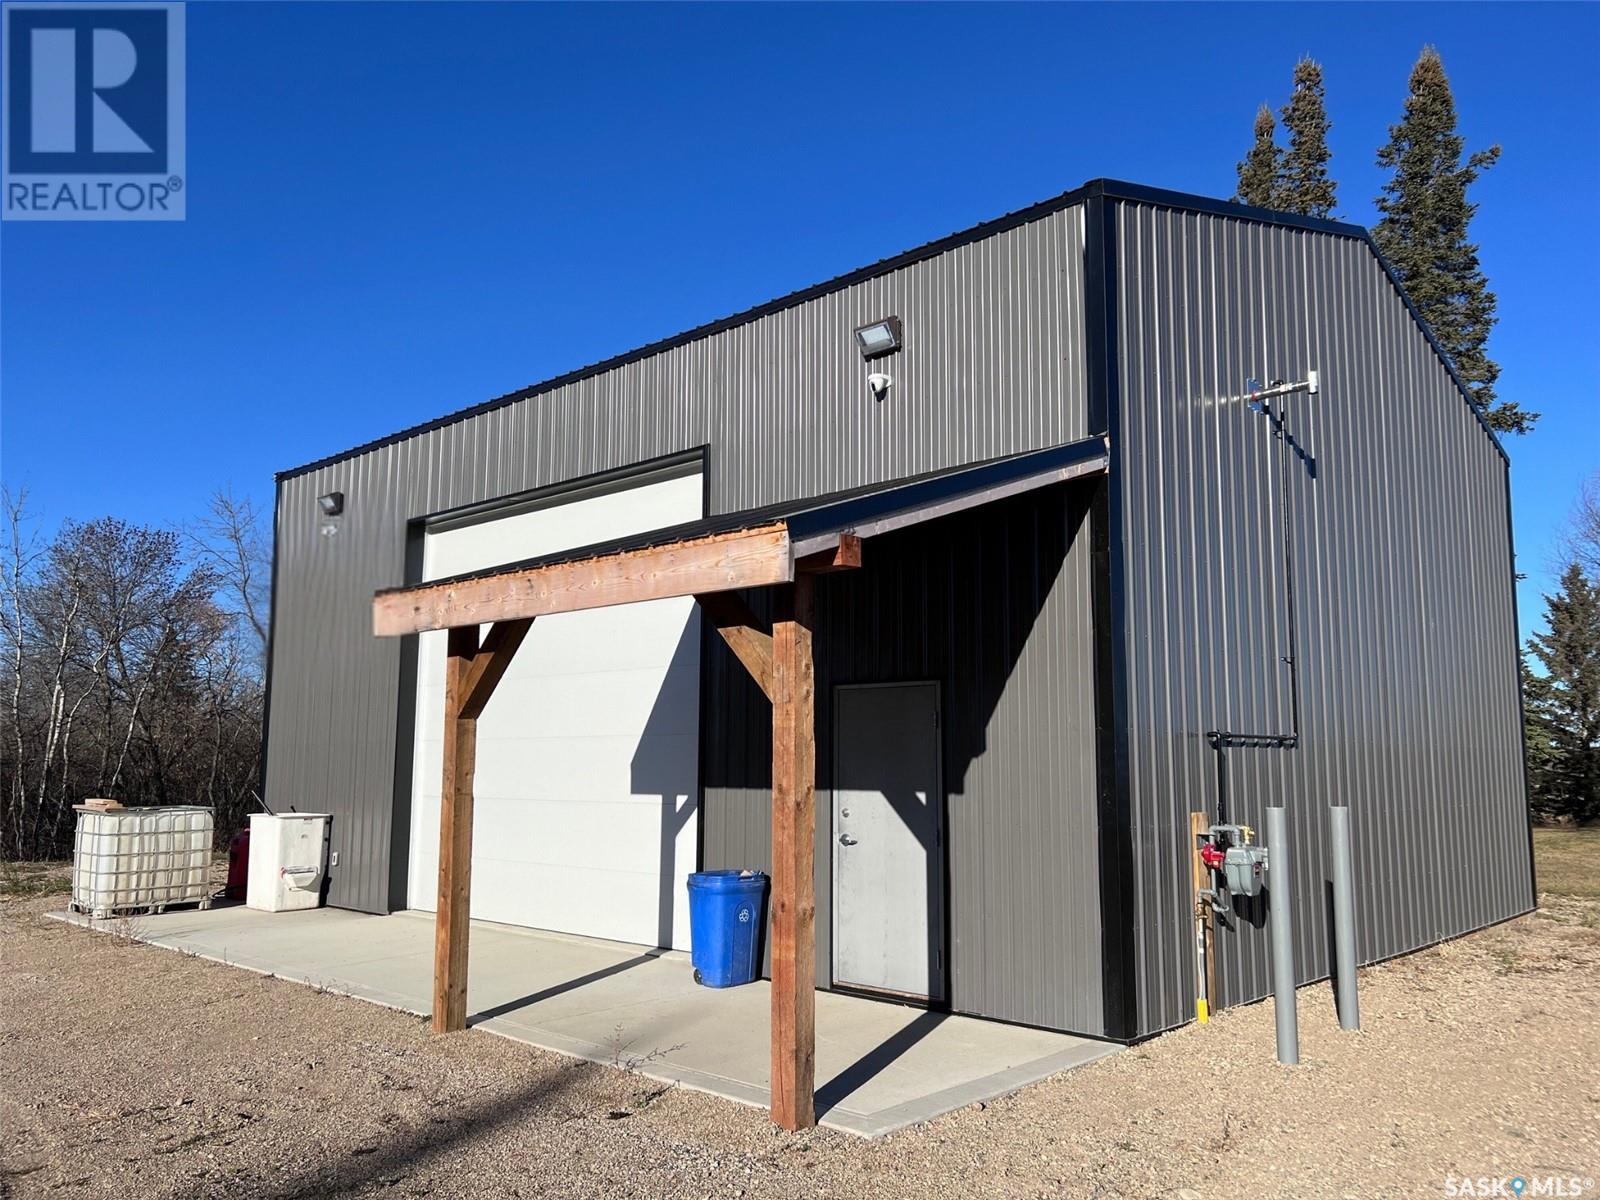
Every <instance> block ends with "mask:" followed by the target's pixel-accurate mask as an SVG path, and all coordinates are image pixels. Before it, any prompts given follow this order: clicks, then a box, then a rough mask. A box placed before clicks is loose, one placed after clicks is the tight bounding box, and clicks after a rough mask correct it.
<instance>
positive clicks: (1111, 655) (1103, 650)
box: [1084, 188, 1139, 1041]
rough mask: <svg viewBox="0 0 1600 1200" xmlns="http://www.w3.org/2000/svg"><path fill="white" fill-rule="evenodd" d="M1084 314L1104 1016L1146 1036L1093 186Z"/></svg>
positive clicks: (1112, 438) (1100, 216) (1112, 278)
mask: <svg viewBox="0 0 1600 1200" xmlns="http://www.w3.org/2000/svg"><path fill="white" fill-rule="evenodd" d="M1085 206H1086V213H1085V218H1086V228H1085V248H1084V254H1085V260H1086V261H1085V269H1084V293H1085V295H1084V312H1085V325H1086V333H1087V340H1088V369H1089V429H1090V432H1091V434H1099V435H1101V436H1103V437H1105V439H1106V442H1107V458H1108V462H1107V469H1106V475H1105V477H1104V480H1103V482H1102V483H1101V485H1100V488H1099V491H1098V494H1097V496H1096V497H1095V501H1094V504H1093V508H1092V510H1091V513H1090V537H1091V546H1092V551H1093V553H1092V556H1091V557H1092V561H1093V569H1094V577H1093V582H1092V596H1093V607H1094V629H1095V634H1094V637H1095V681H1094V693H1095V714H1096V717H1095V721H1096V725H1097V730H1096V736H1097V749H1096V759H1097V762H1096V775H1097V792H1098V798H1097V816H1098V824H1099V843H1100V846H1099V850H1100V921H1101V935H1100V936H1101V971H1102V1004H1103V1020H1104V1024H1105V1033H1106V1036H1107V1037H1110V1038H1113V1039H1116V1040H1119V1041H1131V1040H1132V1039H1134V1038H1136V1037H1137V1036H1138V1035H1139V995H1138V986H1137V978H1138V977H1137V971H1136V963H1137V950H1138V945H1137V937H1136V928H1135V912H1136V904H1135V896H1136V892H1135V886H1134V855H1133V831H1132V811H1131V805H1132V797H1131V796H1130V794H1129V791H1128V727H1127V712H1126V703H1127V689H1126V687H1125V679H1126V675H1127V648H1126V646H1125V645H1124V643H1123V632H1124V629H1125V628H1126V625H1125V621H1124V597H1123V571H1124V559H1123V545H1122V494H1121V488H1122V474H1121V470H1120V459H1121V450H1122V447H1121V444H1120V437H1119V424H1120V421H1119V408H1120V404H1121V398H1120V395H1119V390H1118V353H1117V350H1118V343H1119V334H1118V329H1117V282H1118V279H1117V250H1116V201H1115V200H1114V199H1113V198H1112V197H1111V196H1109V195H1107V194H1105V192H1104V190H1103V189H1101V188H1091V190H1090V194H1089V196H1088V198H1087V199H1086V201H1085Z"/></svg>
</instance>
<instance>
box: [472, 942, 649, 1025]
mask: <svg viewBox="0 0 1600 1200" xmlns="http://www.w3.org/2000/svg"><path fill="white" fill-rule="evenodd" d="M664 953H666V951H665V950H646V951H645V952H644V953H642V954H636V955H634V957H632V958H625V959H623V960H622V961H621V962H619V963H612V964H611V965H610V966H609V967H601V968H600V969H599V970H597V971H590V972H589V973H588V974H587V975H579V976H578V977H577V978H576V979H568V980H565V981H564V982H562V983H555V984H551V985H550V986H549V987H547V988H542V989H540V990H539V991H537V992H530V993H529V994H528V995H526V996H521V997H518V998H517V999H515V1000H507V1001H506V1002H505V1003H504V1004H496V1005H495V1006H494V1007H493V1008H486V1009H483V1010H482V1011H481V1012H475V1013H472V1014H471V1015H469V1016H468V1017H467V1024H468V1025H469V1026H471V1025H481V1024H482V1023H483V1022H484V1021H489V1020H493V1019H494V1018H495V1017H503V1016H505V1015H506V1014H507V1013H514V1012H516V1011H517V1010H518V1009H523V1008H529V1007H531V1006H532V1005H535V1004H538V1003H539V1002H540V1001H542V1000H551V999H554V998H555V997H556V996H562V995H565V994H566V993H567V992H575V991H577V990H578V989H579V988H581V987H587V986H588V985H589V984H591V983H599V982H600V980H602V979H610V978H611V977H612V976H613V975H621V974H622V973H623V972H624V971H631V970H633V968H634V967H642V966H644V964H645V963H647V962H651V961H652V960H654V959H657V958H660V957H661V956H662V954H664Z"/></svg>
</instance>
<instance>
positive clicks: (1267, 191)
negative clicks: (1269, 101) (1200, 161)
mask: <svg viewBox="0 0 1600 1200" xmlns="http://www.w3.org/2000/svg"><path fill="white" fill-rule="evenodd" d="M1277 131H1278V123H1277V122H1276V121H1275V120H1273V118H1272V110H1271V109H1270V108H1268V107H1267V106H1266V105H1265V104H1263V105H1262V106H1261V107H1260V108H1259V109H1257V110H1256V128H1255V136H1256V140H1255V143H1254V144H1253V145H1252V146H1251V147H1250V153H1249V154H1246V155H1245V156H1244V161H1243V162H1241V163H1240V164H1239V190H1238V191H1236V192H1235V193H1234V194H1233V198H1234V199H1235V200H1237V201H1238V202H1239V203H1240V204H1252V205H1254V206H1255V207H1256V208H1276V207H1277V205H1278V170H1279V163H1280V160H1281V159H1282V157H1283V152H1282V151H1281V150H1279V149H1278V143H1277V142H1276V141H1275V140H1274V137H1275V135H1276V133H1277Z"/></svg>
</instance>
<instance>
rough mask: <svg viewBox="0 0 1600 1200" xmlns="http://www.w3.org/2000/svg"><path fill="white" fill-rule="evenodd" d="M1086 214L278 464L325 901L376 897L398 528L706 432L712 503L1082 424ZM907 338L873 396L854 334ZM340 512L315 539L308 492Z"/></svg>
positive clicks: (279, 789) (289, 739) (283, 602)
mask: <svg viewBox="0 0 1600 1200" xmlns="http://www.w3.org/2000/svg"><path fill="white" fill-rule="evenodd" d="M1082 241H1083V226H1082V217H1081V208H1079V207H1073V208H1068V209H1064V210H1062V211H1058V212H1054V213H1049V214H1047V215H1044V216H1042V217H1040V218H1039V219H1037V220H1033V221H1030V222H1028V223H1027V224H1023V225H1020V226H1017V227H1015V228H1012V229H1008V230H1006V231H1004V232H1001V233H998V234H996V235H994V236H992V237H989V238H986V239H984V240H981V241H976V242H972V243H969V244H965V245H960V246H957V247H955V248H952V249H950V250H948V251H946V252H944V253H941V254H939V255H938V256H936V257H933V258H930V259H926V260H923V261H920V262H917V263H914V264H912V265H909V266H905V267H902V268H900V269H897V270H894V271H892V272H889V273H887V274H885V275H882V276H879V277H875V278H872V279H868V280H865V281H863V282H860V283H856V284H852V285H850V286H849V287H845V288H842V289H841V290H838V291H835V292H831V293H828V294H826V295H823V296H820V297H817V298H814V299H811V300H808V301H805V302H804V303H802V304H800V305H798V306H796V307H794V308H789V309H785V310H782V311H779V312H776V313H771V314H769V315H766V316H762V317H759V318H757V319H755V320H752V321H751V322H749V323H747V324H744V325H739V326H736V327H733V328H730V329H726V330H724V331H722V332H718V333H715V334H712V335H710V336H708V337H706V338H705V339H703V340H700V341H696V342H692V343H689V344H687V345H683V346H679V347H676V348H673V349H670V350H665V351H663V352H662V353H660V354H657V355H653V356H651V357H648V358H645V359H641V360H639V361H637V362H632V363H628V364H625V365H623V366H620V367H617V368H616V369H614V370H611V371H608V372H606V373H604V374H601V375H597V376H594V377H591V378H587V379H582V380H578V381H576V382H572V383H569V384H566V385H563V386H561V387H559V388H556V389H554V390H552V391H550V392H546V393H543V394H540V395H537V396H533V397H530V398H528V399H526V400H521V401H517V402H515V403H512V404H509V405H507V406H505V407H503V408H498V409H494V410H491V411H488V412H483V413H479V414H477V415H474V416H471V417H468V418H465V419H463V420H461V421H458V422H455V423H453V424H449V425H446V426H443V427H440V428H437V429H432V430H428V431H426V432H423V433H420V434H418V435H417V436H416V437H413V438H409V439H407V440H404V441H400V442H395V443H392V444H388V445H383V446H380V447H377V448H375V449H373V450H371V451H369V452H366V453H363V454H360V455H358V456H356V457H353V458H349V459H345V460H342V461H338V462H335V463H332V464H330V465H327V466H323V467H319V468H317V469H315V470H312V471H309V472H307V473H305V474H301V475H296V476H293V477H291V478H288V479H286V480H284V481H283V483H282V484H281V485H280V492H279V514H278V535H277V597H278V605H277V610H276V612H275V613H274V638H273V648H272V664H271V714H270V730H271V737H270V745H269V747H268V756H267V759H268V761H267V789H268V800H269V802H270V803H272V804H273V805H274V806H275V807H276V806H278V805H283V806H288V805H294V806H296V807H298V808H300V809H302V810H306V809H317V810H320V811H328V812H331V813H333V814H334V822H333V826H332V829H333V832H332V839H333V841H332V847H333V849H334V850H335V851H337V852H338V853H339V855H340V862H339V866H338V867H336V868H334V869H333V870H332V871H331V872H330V874H331V888H330V893H329V899H330V902H331V903H333V904H336V905H340V906H344V907H350V908H358V909H365V910H369V911H384V910H386V909H387V908H388V906H389V903H390V879H389V847H390V839H391V821H390V818H391V815H392V811H393V780H394V769H395V768H394V759H395V730H396V719H397V712H396V709H397V697H398V693H399V684H398V677H399V671H400V659H401V655H400V643H399V642H398V641H397V640H395V639H377V638H374V637H373V636H372V633H371V617H370V605H371V598H372V593H373V591H374V590H376V589H378V588H382V587H392V586H395V585H398V584H402V583H404V582H405V548H406V523H407V521H408V520H410V519H412V518H416V517H419V516H422V515H425V514H429V513H434V512H438V511H440V510H443V509H449V508H455V507H457V506H461V505H466V504H473V503H479V502H483V501H486V500H490V499H493V498H496V497H500V496H506V495H511V494H515V493H518V492H522V491H525V490H528V489H532V488H537V487H543V486H548V485H551V484H554V483H559V482H561V481H565V480H569V479H575V478H578V477H581V476H585V475H588V474H592V473H595V472H599V471H605V470H611V469H616V468H620V467H624V466H627V465H629V464H631V463H636V462H640V461H643V460H647V459H651V458H655V457H659V456H661V455H666V454H671V453H676V452H679V451H682V450H686V449H690V448H694V447H698V446H708V447H709V456H708V464H707V468H708V477H709V490H710V502H711V511H712V512H729V511H735V510H739V509H743V508H747V507H751V506H754V505H758V504H764V503H771V502H777V501H782V500H788V499H793V498H797V497H802V496H810V495H818V494H822V493H826V492H829V491H833V490H836V489H840V488H846V487H852V486H856V485H859V484H866V483H873V482H879V481H883V480H888V479H893V478H898V477H901V476H905V475H911V474H915V473H917V472H920V471H927V470H932V469H937V468H940V467H945V466H950V465H953V464H957V463H962V462H971V461H977V460H981V459H986V458H990V457H994V456H997V455H1001V454H1008V453H1012V452H1015V451H1020V450H1029V449H1035V448H1039V447H1043V446H1049V445H1055V444H1059V443H1062V442H1068V441H1072V440H1074V439H1076V438H1081V437H1083V436H1085V435H1086V434H1087V433H1088V432H1089V431H1088V429H1087V428H1086V419H1087V418H1086V413H1087V408H1086V404H1085V401H1084V376H1085V372H1084V362H1083V355H1084V342H1083V334H1082V324H1083V312H1082V298H1083V285H1082V260H1083V246H1082ZM890 313H895V314H898V315H900V316H901V317H902V318H903V319H904V322H905V348H904V349H903V350H902V351H901V352H900V353H899V354H897V355H896V356H895V357H894V358H892V359H890V360H888V362H887V367H886V369H887V370H888V371H889V372H890V373H891V374H892V375H893V376H894V379H895V386H894V390H893V391H892V392H891V393H890V395H889V397H888V399H887V400H885V401H884V402H882V403H877V402H875V401H873V400H872V398H871V397H870V395H869V394H868V392H867V389H866V384H865V376H866V368H865V366H864V364H863V363H862V361H861V358H860V355H859V354H858V353H857V351H856V349H855V346H854V343H853V340H852V337H851V330H852V329H853V328H854V327H856V326H857V325H860V324H863V323H865V322H866V321H869V320H873V319H876V318H879V317H882V316H885V315H888V314H890ZM334 490H339V491H343V492H344V493H345V494H346V498H347V499H346V513H345V516H344V517H343V519H342V527H341V528H340V530H339V532H338V534H337V535H336V536H334V537H322V536H320V535H319V533H318V526H319V521H318V516H317V508H316V497H317V496H318V495H320V494H322V493H324V492H329V491H334Z"/></svg>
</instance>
